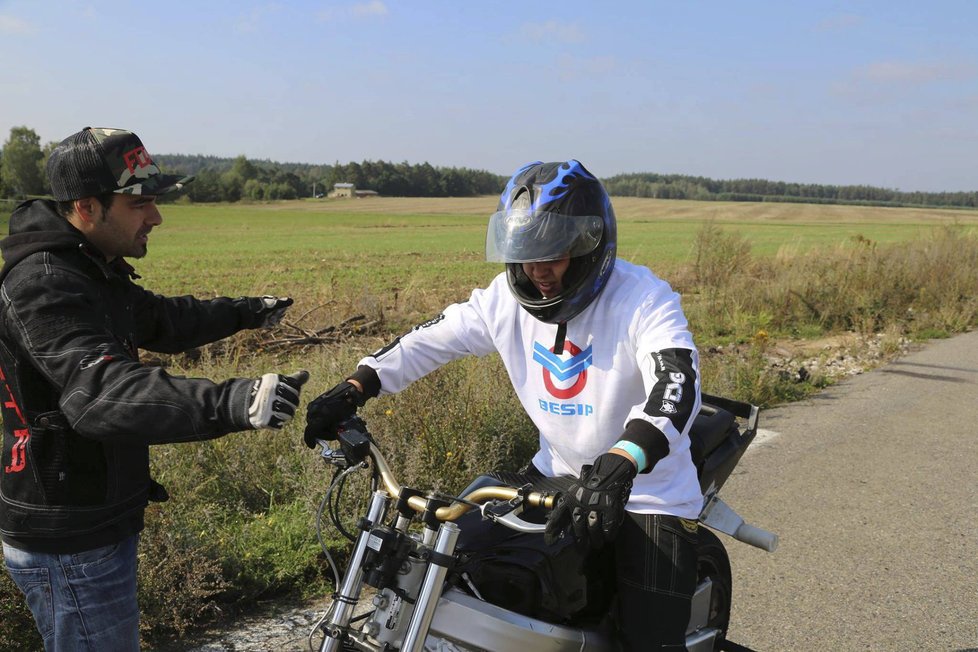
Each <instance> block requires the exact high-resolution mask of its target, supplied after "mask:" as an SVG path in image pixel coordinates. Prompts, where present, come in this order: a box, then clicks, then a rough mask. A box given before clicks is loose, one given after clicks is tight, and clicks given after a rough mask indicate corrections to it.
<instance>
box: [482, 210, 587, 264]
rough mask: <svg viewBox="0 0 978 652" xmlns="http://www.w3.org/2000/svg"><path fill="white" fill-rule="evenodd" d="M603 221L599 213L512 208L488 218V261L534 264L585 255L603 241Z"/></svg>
mask: <svg viewBox="0 0 978 652" xmlns="http://www.w3.org/2000/svg"><path fill="white" fill-rule="evenodd" d="M602 231H603V221H602V219H601V218H600V217H598V216H596V215H561V214H560V213H549V212H543V211H532V210H521V209H511V210H509V211H498V212H496V213H493V215H492V217H490V218H489V230H488V232H487V233H486V260H487V261H489V262H490V263H533V262H542V261H546V260H559V259H561V258H564V257H565V256H571V257H575V256H583V255H585V254H589V253H591V252H592V251H594V250H595V249H596V248H597V246H598V244H599V243H600V242H601V233H602Z"/></svg>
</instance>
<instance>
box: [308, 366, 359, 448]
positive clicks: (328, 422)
mask: <svg viewBox="0 0 978 652" xmlns="http://www.w3.org/2000/svg"><path fill="white" fill-rule="evenodd" d="M366 402H367V396H366V395H365V394H364V393H363V392H362V391H361V390H360V389H358V388H357V386H356V385H354V384H353V383H351V382H349V381H346V380H344V381H343V382H342V383H340V384H338V385H336V387H334V388H333V389H331V390H329V391H328V392H326V393H324V394H320V395H319V396H318V397H316V398H315V399H313V401H312V402H311V403H310V404H309V407H308V408H307V409H306V431H305V433H304V434H303V439H304V440H305V442H306V446H308V447H309V448H315V447H316V440H317V439H325V440H327V441H332V440H334V439H336V429H337V427H339V425H340V424H341V423H343V422H344V421H346V420H347V419H349V418H350V417H352V416H353V415H354V414H356V413H357V408H358V407H363V404H364V403H366Z"/></svg>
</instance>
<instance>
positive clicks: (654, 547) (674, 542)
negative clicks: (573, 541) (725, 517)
mask: <svg viewBox="0 0 978 652" xmlns="http://www.w3.org/2000/svg"><path fill="white" fill-rule="evenodd" d="M697 537H698V528H697V523H696V521H690V520H686V519H680V518H678V517H676V516H666V515H664V514H633V513H631V512H628V513H626V516H625V520H624V522H623V523H622V525H621V529H620V530H619V531H618V537H617V539H616V540H615V557H616V574H617V576H618V601H619V614H618V615H619V624H620V630H621V631H620V632H619V634H620V638H621V643H622V648H623V649H624V650H629V651H631V650H643V651H646V650H660V649H664V650H685V649H686V647H685V639H686V625H687V624H688V623H689V611H690V600H691V599H692V597H693V591H694V590H695V589H696V541H697Z"/></svg>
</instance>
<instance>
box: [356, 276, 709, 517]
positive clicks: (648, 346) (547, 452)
mask: <svg viewBox="0 0 978 652" xmlns="http://www.w3.org/2000/svg"><path fill="white" fill-rule="evenodd" d="M556 334H557V325H555V324H547V323H543V322H541V321H539V320H538V319H536V318H534V317H533V316H532V315H530V314H529V313H528V312H527V311H526V310H524V309H523V308H522V307H521V306H520V305H519V303H518V302H517V301H516V299H515V297H514V296H513V295H512V293H511V292H510V289H509V286H508V284H507V280H506V274H505V273H502V274H500V275H499V276H497V277H496V278H495V279H494V280H493V281H492V283H491V284H490V285H489V287H488V288H485V289H477V290H475V291H473V292H472V295H471V296H470V297H469V299H468V300H467V301H464V302H461V303H457V304H453V305H451V306H449V307H448V308H446V309H445V311H444V312H443V313H442V314H441V315H439V316H438V317H436V318H435V319H432V320H430V321H429V322H426V323H425V324H422V325H420V326H417V327H415V328H414V329H413V330H411V331H410V332H409V333H407V334H405V335H403V336H402V337H400V338H399V339H397V340H395V342H393V343H392V344H391V345H388V346H386V347H384V348H383V349H381V350H379V351H378V352H376V353H375V354H373V355H371V356H368V357H366V358H364V359H363V360H361V361H360V363H359V364H360V365H366V366H368V367H371V368H373V369H374V370H376V372H377V375H378V377H379V378H380V383H381V391H380V393H381V394H388V393H396V392H399V391H401V390H402V389H404V388H405V387H406V386H407V385H409V384H410V383H412V382H414V381H415V380H417V379H419V378H421V377H422V376H424V375H426V374H428V373H430V372H432V371H434V370H435V369H437V368H439V367H440V366H442V365H444V364H445V363H447V362H449V361H451V360H454V359H457V358H460V357H463V356H466V355H477V356H485V355H487V354H489V353H492V352H494V351H498V352H499V354H500V356H501V357H502V361H503V364H504V365H505V367H506V371H507V372H508V374H509V378H510V381H511V382H512V384H513V388H514V389H515V390H516V394H517V396H518V397H519V400H520V402H521V403H522V404H523V408H524V409H525V410H526V411H527V413H528V414H529V415H530V418H531V419H532V420H533V423H534V424H535V425H536V427H537V429H538V430H539V434H540V450H539V451H538V452H537V453H536V455H535V456H534V458H533V464H534V465H535V466H536V467H537V468H538V469H539V470H540V471H541V472H542V473H543V474H544V475H549V476H555V475H572V476H577V475H578V474H579V473H580V470H581V466H582V465H584V464H590V463H592V462H593V461H594V459H595V458H596V457H597V456H598V455H600V454H602V453H605V452H607V451H608V450H609V449H610V448H611V447H612V446H613V445H614V444H615V442H617V441H618V440H619V439H620V437H621V435H622V432H623V430H624V428H625V425H626V424H627V423H629V422H631V421H632V420H634V419H641V420H643V421H646V422H648V423H649V424H651V425H652V426H654V427H655V428H657V429H658V430H659V431H661V432H662V433H663V434H664V435H665V437H666V439H667V440H668V442H669V452H668V454H667V455H666V456H665V457H664V458H663V459H661V460H659V461H658V463H657V464H655V466H654V467H653V469H652V471H651V472H649V473H641V474H639V475H638V476H637V477H636V478H635V480H634V483H633V487H632V493H631V497H630V499H629V502H628V505H627V507H626V508H627V509H628V510H629V511H633V512H641V513H661V514H672V515H675V516H680V517H683V518H696V517H697V516H698V515H699V513H700V508H701V507H702V502H703V497H702V494H701V492H700V486H699V481H698V480H697V478H696V469H695V467H694V465H693V462H692V459H691V457H690V449H689V428H690V426H691V425H692V422H693V417H694V416H695V415H696V414H697V412H699V407H700V385H699V384H700V379H699V359H698V354H697V352H696V347H695V346H694V344H693V338H692V335H691V334H690V332H689V329H688V325H687V322H686V318H685V316H684V315H683V312H682V309H681V307H680V301H679V295H678V294H677V293H675V292H674V291H673V290H672V288H670V287H669V285H668V283H666V282H665V281H663V280H661V279H659V278H657V277H656V276H655V275H654V274H653V273H652V272H651V271H649V270H648V269H647V268H645V267H640V266H637V265H633V264H631V263H628V262H625V261H623V260H618V261H616V262H615V267H614V270H613V271H612V274H611V277H610V278H609V280H608V283H607V285H606V286H605V288H604V290H603V291H602V292H601V293H600V294H599V295H598V296H597V298H596V299H595V300H594V301H592V302H591V304H590V305H588V307H587V308H585V309H584V310H583V311H582V312H581V313H580V314H578V315H577V316H575V317H574V318H573V319H571V320H570V321H569V322H568V323H567V333H566V340H565V344H564V349H563V353H562V354H561V355H555V354H554V353H553V349H554V342H555V337H556ZM670 349H680V350H684V351H688V355H689V357H690V360H691V363H692V369H693V370H694V374H693V376H694V378H691V379H689V378H684V377H682V376H684V375H683V374H676V373H672V374H670V372H669V369H667V368H666V367H667V366H668V365H666V364H665V363H664V362H663V359H662V356H661V355H660V354H659V352H662V351H667V350H670ZM670 375H671V376H680V377H678V378H677V377H672V378H670ZM676 381H678V382H676ZM684 391H685V392H693V393H694V399H695V401H694V403H693V405H692V408H691V412H690V409H687V410H686V411H685V415H682V414H677V411H676V403H677V402H678V401H680V400H681V394H682V392H684ZM684 403H685V405H686V406H687V407H688V406H689V396H688V395H687V397H686V400H685V401H684Z"/></svg>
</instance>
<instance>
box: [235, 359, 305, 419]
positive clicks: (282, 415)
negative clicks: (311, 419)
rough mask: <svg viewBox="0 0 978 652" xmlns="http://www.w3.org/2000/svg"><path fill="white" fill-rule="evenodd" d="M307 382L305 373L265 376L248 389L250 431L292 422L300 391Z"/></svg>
mask: <svg viewBox="0 0 978 652" xmlns="http://www.w3.org/2000/svg"><path fill="white" fill-rule="evenodd" d="M307 380H309V372H308V371H298V372H296V373H294V374H292V375H291V376H283V375H282V374H265V375H264V376H262V377H261V378H259V379H257V380H256V381H255V382H254V384H253V385H252V386H251V395H250V397H249V400H248V422H249V423H250V424H251V427H252V428H255V429H258V428H275V429H278V428H281V427H282V426H284V425H285V424H286V423H288V422H289V421H291V420H292V417H293V416H295V411H296V409H298V407H299V392H300V391H301V388H302V386H303V385H304V384H305V383H306V381H307Z"/></svg>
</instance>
